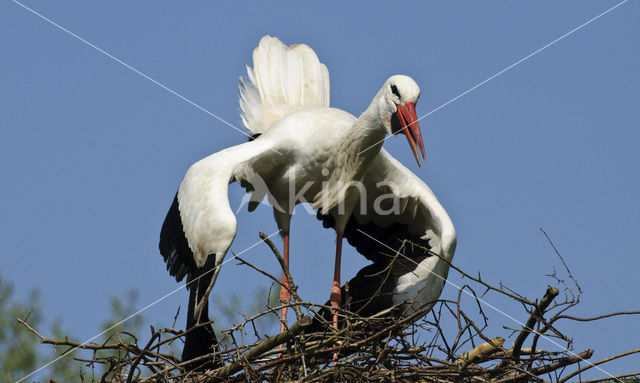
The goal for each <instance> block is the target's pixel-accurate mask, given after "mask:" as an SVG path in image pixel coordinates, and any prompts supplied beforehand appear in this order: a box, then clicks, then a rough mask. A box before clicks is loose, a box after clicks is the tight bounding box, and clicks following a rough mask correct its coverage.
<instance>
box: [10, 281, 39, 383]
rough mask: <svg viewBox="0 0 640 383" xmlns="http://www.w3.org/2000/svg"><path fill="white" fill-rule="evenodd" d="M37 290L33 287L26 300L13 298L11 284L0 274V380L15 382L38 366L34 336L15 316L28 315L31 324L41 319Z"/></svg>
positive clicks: (23, 316) (37, 322)
mask: <svg viewBox="0 0 640 383" xmlns="http://www.w3.org/2000/svg"><path fill="white" fill-rule="evenodd" d="M38 298H39V293H38V290H33V291H32V292H31V294H29V297H28V299H27V301H26V302H21V301H19V300H16V299H14V298H13V285H12V284H11V283H9V282H5V281H4V280H3V278H2V275H1V274H0V381H2V382H15V381H16V380H18V379H20V378H22V377H23V376H25V375H27V374H28V373H30V372H31V371H33V370H34V369H35V367H36V366H37V365H38V362H39V357H38V353H37V351H36V344H37V343H36V342H34V338H35V337H34V335H33V334H30V333H29V332H28V331H26V330H25V329H24V327H23V326H22V325H21V324H19V323H18V322H17V321H16V320H15V318H16V317H20V318H27V317H28V318H29V321H30V322H31V323H36V324H39V323H40V322H41V319H42V318H41V316H40V304H39V302H38Z"/></svg>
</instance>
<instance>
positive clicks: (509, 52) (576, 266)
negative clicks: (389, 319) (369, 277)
mask: <svg viewBox="0 0 640 383" xmlns="http://www.w3.org/2000/svg"><path fill="white" fill-rule="evenodd" d="M616 3H617V2H614V1H598V2H596V1H582V2H577V1H574V2H552V1H541V2H522V3H521V2H518V3H515V2H506V1H494V2H490V3H487V2H482V3H480V2H444V1H439V2H403V3H402V4H398V5H393V6H391V4H389V3H383V2H367V3H366V5H365V3H360V2H354V3H345V4H343V3H332V4H330V5H315V4H314V5H311V4H306V5H300V4H299V3H297V2H279V3H276V4H269V5H267V4H263V3H259V4H254V3H245V2H228V3H225V4H218V3H211V2H194V3H189V4H184V3H176V2H166V1H163V2H157V1H154V2H151V1H138V2H125V1H112V2H108V3H96V2H84V1H65V2H55V3H52V2H46V1H33V0H32V1H29V2H25V3H24V4H25V5H27V6H29V7H32V8H33V9H34V10H36V11H38V12H40V13H42V14H43V15H45V16H46V17H48V18H50V19H51V20H53V21H55V22H56V23H59V24H60V25H62V26H64V27H65V28H68V29H69V30H71V31H72V32H74V33H77V34H78V35H80V36H82V37H83V38H85V39H87V40H88V41H90V42H91V43H93V44H95V45H96V46H98V47H100V48H102V49H104V50H105V51H107V52H109V53H111V54H112V55H113V56H115V57H117V58H118V59H120V60H122V61H124V62H126V63H127V64H129V65H131V66H133V67H135V68H137V69H138V70H140V71H141V72H143V73H145V74H146V75H148V76H150V77H152V78H154V79H156V80H157V81H159V82H161V83H163V84H164V85H166V86H167V87H169V88H171V89H173V90H175V91H176V92H178V93H180V94H182V95H184V96H185V97H187V98H188V99H190V100H192V101H193V102H195V103H197V104H199V105H201V106H202V107H204V108H205V109H207V110H209V111H211V112H212V113H215V114H216V115H218V116H220V117H221V118H223V119H225V120H227V121H229V122H231V123H233V124H235V125H237V126H240V118H239V115H238V104H237V98H238V93H237V77H238V76H240V75H243V74H244V66H245V65H246V64H250V59H251V51H252V49H253V48H254V47H255V46H256V45H257V42H258V40H259V39H260V37H261V36H263V35H265V34H271V35H274V36H278V37H279V38H281V39H282V40H283V41H284V42H286V43H288V44H291V43H306V44H309V45H310V46H311V47H312V48H313V49H314V50H315V51H316V52H317V54H318V55H319V57H320V59H321V61H322V62H324V63H325V64H327V66H328V68H329V71H330V76H331V86H332V89H331V104H332V105H333V106H335V107H338V108H341V109H345V110H347V111H349V112H351V113H352V114H355V115H358V114H359V113H361V112H362V111H363V110H364V109H365V108H366V106H367V105H368V104H369V102H370V101H371V99H372V98H373V96H374V95H375V93H376V92H377V90H378V89H379V87H380V86H381V85H382V83H383V82H384V80H385V79H386V78H387V77H388V76H390V75H392V74H407V75H410V76H412V77H413V78H414V79H415V80H416V81H417V82H418V84H419V85H420V86H421V89H422V96H421V99H420V102H419V103H418V106H417V113H418V116H421V115H424V114H426V113H428V112H429V111H431V110H433V109H435V108H437V107H438V106H440V105H442V104H443V103H445V102H447V101H449V100H450V99H452V98H454V97H455V96H457V95H459V94H460V93H462V92H464V91H466V90H467V89H469V88H471V87H473V86H474V85H476V84H478V83H480V82H481V81H483V80H485V79H487V78H488V77H490V76H492V75H493V74H495V73H497V72H499V71H500V70H502V69H504V68H505V67H507V66H509V65H511V64H513V63H515V62H517V61H518V60H520V59H521V58H523V57H525V56H526V55H528V54H529V53H531V52H533V51H535V50H536V49H538V48H540V47H542V46H544V45H545V44H547V43H549V42H551V41H553V40H554V39H556V38H558V37H560V36H562V35H563V34H565V33H567V32H569V31H570V30H572V29H573V28H575V27H577V26H579V25H581V24H582V23H584V22H586V21H587V20H589V19H591V18H592V17H594V16H596V15H598V14H599V13H601V12H603V11H605V10H606V9H608V8H610V7H612V6H614V5H615V4H616ZM639 11H640V8H639V5H638V3H637V2H632V1H629V2H627V3H625V4H623V5H621V6H620V7H619V8H617V9H615V10H613V11H612V12H611V13H609V14H607V15H605V16H603V17H602V18H600V19H598V20H596V21H594V22H593V23H591V24H589V25H588V26H586V27H584V28H583V29H581V30H579V31H577V32H576V33H574V34H572V35H570V36H568V37H567V38H565V39H563V40H561V41H559V42H558V43H557V44H554V45H552V46H550V47H549V48H547V49H545V50H544V51H542V52H540V53H538V54H536V55H535V56H533V57H531V58H530V59H528V60H526V61H524V62H523V63H521V64H520V65H518V66H516V67H514V68H513V69H511V70H509V71H507V72H505V73H504V74H502V75H500V76H498V77H496V78H495V79H493V80H491V81H489V82H487V83H486V84H484V85H483V86H481V87H479V88H477V89H475V90H474V91H472V92H470V93H469V94H467V95H465V96H464V97H462V98H460V99H458V100H456V101H455V102H452V103H451V104H449V105H447V106H446V107H444V108H442V109H441V110H438V111H437V112H435V113H433V114H431V115H430V116H428V117H427V118H425V119H423V120H422V121H421V127H422V133H423V137H424V141H425V146H426V149H427V156H428V157H427V163H426V164H425V166H423V167H422V168H418V167H417V166H416V164H415V161H414V160H413V159H412V156H411V153H410V151H409V149H408V146H407V144H406V142H405V140H404V139H398V140H394V139H389V140H387V141H386V142H385V147H386V148H387V150H389V151H390V152H391V153H392V154H393V155H394V156H396V157H398V158H399V159H400V160H401V161H403V162H404V163H405V164H406V165H407V166H408V167H409V168H410V169H412V170H413V171H414V172H416V174H418V175H419V176H420V177H421V178H423V179H424V180H425V181H426V182H427V183H428V184H429V185H430V186H431V187H432V189H433V190H434V192H435V193H436V195H437V196H438V198H439V199H440V201H441V202H442V204H443V205H444V207H445V208H446V209H447V211H448V212H449V214H450V216H451V218H452V220H453V222H454V224H455V226H456V229H457V232H458V249H457V251H456V256H455V258H454V263H455V264H457V265H458V266H460V267H462V268H464V269H465V270H467V271H468V272H471V273H474V272H476V271H479V272H481V273H482V275H483V278H484V279H486V280H488V281H495V282H497V281H499V280H502V281H503V282H504V283H506V284H507V285H509V286H510V287H512V288H514V289H516V290H518V291H521V292H523V293H525V294H527V295H528V296H529V297H531V298H536V297H539V296H541V295H542V294H543V292H544V289H545V288H546V285H547V284H548V283H550V282H551V281H550V280H549V278H547V277H545V274H548V273H550V272H551V271H552V268H553V267H554V266H555V267H558V266H560V264H559V262H558V260H557V258H555V255H554V253H553V250H552V249H551V248H550V247H549V245H548V243H547V241H546V239H545V238H544V236H543V235H542V233H541V232H540V231H539V228H544V230H546V231H547V233H548V234H549V235H550V236H551V238H552V239H553V240H554V242H555V244H556V246H557V247H558V249H559V250H560V252H561V253H562V254H563V256H564V257H565V260H566V261H567V263H568V264H569V265H570V267H571V268H572V270H573V273H574V275H575V276H576V278H578V279H579V280H580V281H581V283H582V286H583V289H584V295H583V297H582V303H581V305H580V306H579V307H578V308H577V309H576V310H575V311H574V314H575V315H579V316H591V315H598V314H603V313H606V312H612V311H620V310H633V309H635V310H638V309H639V308H640V296H639V295H638V293H637V291H638V287H637V286H638V282H639V277H638V276H639V273H640V257H638V255H639V254H638V253H639V251H638V247H637V244H636V241H637V238H638V235H637V233H638V232H640V202H638V196H639V195H640V190H639V189H640V177H639V174H638V173H639V168H638V165H639V164H640V151H639V150H638V147H639V145H638V142H639V141H640V131H639V130H638V127H639V125H640V124H639V123H640V117H638V113H637V102H638V100H639V99H640V90H639V89H640V71H638V68H639V67H640V50H639V49H638V47H640V33H639V28H638V23H637V20H638V17H639V16H640V12H639ZM0 30H1V32H2V33H0V43H1V46H2V47H3V49H2V52H3V55H2V58H3V59H2V60H1V61H0V84H1V91H0V175H1V179H2V183H3V187H2V188H0V198H1V199H2V201H3V204H2V207H1V208H0V209H1V211H2V217H3V219H2V221H1V222H0V241H1V242H2V244H3V249H2V252H1V253H0V259H1V263H0V264H1V266H0V267H1V269H0V270H1V271H2V274H3V276H4V278H7V279H9V280H11V281H12V282H13V283H14V284H15V286H16V289H17V291H18V293H19V294H21V295H23V296H24V295H26V294H27V292H28V291H29V289H31V288H32V287H35V286H38V287H40V288H41V289H42V298H43V301H44V310H45V312H46V313H47V314H48V315H49V316H51V317H53V316H58V317H60V318H61V319H62V321H63V325H64V326H65V327H66V328H70V329H73V334H75V335H76V336H78V337H79V338H82V339H86V338H90V337H91V336H93V335H95V334H96V333H97V332H98V330H99V327H100V323H101V321H102V320H103V319H104V318H106V317H107V316H108V297H109V296H111V295H124V293H125V292H126V291H127V290H128V289H130V288H136V289H138V290H139V291H140V305H141V306H143V305H146V304H148V303H151V302H153V301H155V300H156V299H158V298H160V297H162V296H164V295H165V294H167V293H169V292H171V291H172V290H173V289H175V288H176V287H178V285H177V284H176V283H175V281H174V280H173V278H171V277H170V276H169V275H168V273H167V272H166V271H165V269H164V264H163V262H162V258H161V257H160V255H159V253H158V250H157V241H158V236H159V231H160V226H161V224H162V220H163V219H164V215H165V214H166V211H167V210H168V208H169V205H170V203H171V200H172V198H173V196H174V194H175V191H176V189H177V187H178V185H179V183H180V181H181V179H182V176H183V175H184V172H185V171H186V169H187V168H188V167H189V165H190V164H191V163H193V162H195V161H197V160H198V159H200V158H202V157H204V156H206V155H208V154H210V153H213V152H216V151H218V150H221V149H223V148H225V147H228V146H230V145H235V144H238V143H241V142H244V140H245V138H244V136H243V135H241V134H239V133H238V132H236V131H234V130H233V129H231V128H229V127H228V126H225V125H224V124H222V123H220V122H219V121H217V120H216V119H214V118H212V117H211V116H210V115H208V114H206V113H204V112H202V111H201V110H198V109H197V108H195V107H194V106H193V105H190V104H189V103H187V102H185V101H183V100H181V99H179V98H178V97H176V96H175V95H173V94H171V93H169V92H168V91H166V90H164V89H162V88H160V87H159V86H157V85H155V84H154V83H152V82H150V81H149V80H147V79H144V78H143V77H141V76H140V75H138V74H136V73H134V72H133V71H131V70H130V69H127V68H125V67H124V66H123V65H121V64H119V63H117V62H115V61H113V60H112V59H110V58H108V57H107V56H105V55H103V54H101V53H100V52H98V51H96V50H95V49H93V48H91V47H89V46H87V45H85V44H84V43H82V42H80V41H78V40H77V39H74V38H73V37H71V36H69V35H68V34H66V33H64V32H62V31H61V30H59V29H57V28H56V27H54V26H52V25H51V24H49V23H47V22H45V21H44V20H42V19H40V18H38V17H37V16H35V15H33V14H32V13H29V12H28V11H26V10H25V9H23V8H22V7H20V6H18V5H17V4H15V3H13V2H11V1H3V2H2V3H0ZM240 193H241V191H240V188H239V187H232V188H231V196H230V198H231V200H232V206H236V205H237V203H239V201H240V198H241V194H240ZM234 204H236V205H234ZM298 212H299V214H297V215H296V216H295V217H294V219H293V229H292V257H293V258H292V272H293V275H294V277H295V278H296V279H297V280H298V281H299V283H300V284H301V285H302V286H301V293H302V295H303V297H305V298H307V299H310V300H316V301H318V302H321V301H325V300H326V299H327V297H328V293H329V287H330V279H331V276H332V271H331V270H332V267H333V261H332V256H333V248H334V234H333V232H331V231H328V230H325V229H322V228H321V226H320V225H319V224H318V223H317V222H316V220H315V218H314V217H311V216H307V215H305V214H303V209H300V208H298ZM238 223H239V231H238V235H237V237H236V240H235V243H234V244H233V246H232V250H233V251H235V252H240V251H242V250H244V249H246V248H247V247H249V246H250V245H251V244H253V243H255V242H257V241H258V238H257V232H258V231H264V232H266V233H268V234H269V233H273V232H274V231H275V230H276V226H275V223H274V221H273V219H272V213H271V209H270V208H268V207H266V206H263V207H261V208H259V209H258V210H257V211H256V212H254V213H251V214H249V213H247V212H246V211H243V212H241V213H239V215H238ZM278 244H279V245H281V242H278ZM268 254H269V253H268V251H267V249H266V248H265V247H264V246H257V247H255V248H254V249H252V250H250V251H248V252H247V253H245V254H244V255H245V257H246V258H247V259H249V260H252V261H254V262H256V263H257V264H260V265H262V266H263V267H265V268H267V269H269V270H271V271H273V272H277V265H276V264H275V262H274V260H273V259H272V257H271V256H269V255H268ZM343 258H344V269H343V270H344V271H343V279H345V280H346V279H347V278H349V277H350V276H353V275H354V274H355V273H356V271H357V270H358V269H360V268H361V267H362V266H363V265H365V262H364V260H363V258H362V257H361V256H360V255H358V254H357V253H355V252H354V251H353V250H352V249H346V250H345V255H344V257H343ZM451 278H452V280H453V281H454V282H456V283H459V282H460V278H459V277H458V276H456V275H452V276H451ZM462 283H464V282H462ZM267 285H268V281H267V280H265V279H263V278H262V277H260V276H259V275H257V274H255V273H253V272H251V271H250V270H248V269H247V268H246V267H239V266H237V265H235V264H234V262H229V263H228V264H227V265H225V268H223V270H222V273H221V277H220V279H219V281H218V283H217V285H216V288H215V290H214V293H215V294H231V293H238V294H244V295H243V296H248V295H250V294H248V293H250V292H251V291H253V290H254V289H257V288H259V287H261V286H267ZM456 293H457V291H456V290H455V289H454V288H452V287H446V288H445V290H444V293H443V296H444V297H448V298H452V297H455V296H456ZM186 301H187V294H186V293H185V292H184V290H183V291H180V292H178V293H176V294H174V295H172V296H170V297H169V298H167V299H165V300H163V301H161V302H160V303H158V304H157V305H155V306H154V307H153V308H152V309H150V310H148V311H147V312H146V313H145V314H146V315H147V318H149V319H150V320H151V321H153V322H154V323H156V322H164V323H167V322H169V321H170V318H172V317H173V315H174V313H175V310H176V309H177V307H178V306H179V305H185V304H186ZM492 303H495V304H496V305H500V307H501V308H503V309H504V311H505V312H508V313H509V314H510V315H514V316H516V317H517V318H519V319H520V320H525V319H526V318H525V315H524V313H523V312H522V310H521V309H520V308H519V307H517V306H513V305H512V306H510V305H508V304H504V302H500V301H499V300H496V301H495V302H492ZM496 320H500V321H501V323H500V324H509V320H508V319H507V318H504V317H500V316H498V317H496ZM180 323H181V324H182V323H183V318H182V319H181V320H180ZM511 325H514V326H517V325H516V324H514V323H511ZM565 328H566V329H567V332H568V333H569V334H570V335H572V336H573V337H575V339H576V350H577V351H581V350H582V349H585V348H589V347H591V348H595V349H596V355H595V356H594V357H593V360H597V359H600V358H602V357H605V356H608V355H609V354H613V353H618V352H621V351H625V350H627V349H631V348H635V347H637V336H630V334H638V333H640V321H638V318H637V317H636V318H619V319H607V320H604V321H602V322H599V323H591V324H588V325H582V324H580V325H571V326H567V327H565ZM500 331H502V332H500ZM490 335H492V336H497V335H503V336H504V335H508V334H507V333H505V332H504V330H501V329H500V328H499V327H498V328H497V329H496V333H495V334H490ZM511 341H512V340H508V341H507V342H508V343H509V342H511ZM544 346H545V347H549V348H553V345H551V344H546V345H544ZM638 361H639V359H638V356H632V357H630V358H628V359H625V360H621V361H617V362H614V363H612V364H611V365H610V366H609V367H608V368H606V370H607V371H609V372H611V373H622V372H630V371H631V370H633V369H634V366H636V367H637V365H638Z"/></svg>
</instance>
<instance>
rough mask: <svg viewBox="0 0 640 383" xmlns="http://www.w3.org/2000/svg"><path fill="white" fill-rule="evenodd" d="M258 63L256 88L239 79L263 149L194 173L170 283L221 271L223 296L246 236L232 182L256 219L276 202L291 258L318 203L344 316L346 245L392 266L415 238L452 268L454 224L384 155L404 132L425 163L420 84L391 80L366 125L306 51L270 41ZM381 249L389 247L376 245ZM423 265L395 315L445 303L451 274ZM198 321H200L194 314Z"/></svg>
mask: <svg viewBox="0 0 640 383" xmlns="http://www.w3.org/2000/svg"><path fill="white" fill-rule="evenodd" d="M253 63H254V66H253V68H249V67H247V76H248V81H245V80H244V79H242V78H240V86H239V88H240V108H241V116H242V121H243V124H244V125H245V127H246V128H247V130H248V131H249V132H251V133H252V134H253V135H254V136H253V137H257V138H256V139H255V140H253V141H250V142H247V143H244V144H240V145H237V146H234V147H231V148H228V149H225V150H222V151H220V152H218V153H215V154H212V155H210V156H209V157H206V158H204V159H202V160H201V161H198V162H197V163H195V164H194V165H192V166H191V167H190V169H189V170H188V171H187V174H186V175H185V177H184V180H183V181H182V184H181V185H180V188H179V190H178V193H177V197H176V199H175V201H174V205H173V206H172V209H171V210H170V212H169V214H168V216H167V219H166V221H165V225H163V231H162V234H161V243H160V250H161V253H162V254H163V256H164V257H165V260H166V261H167V267H168V268H169V269H170V271H171V273H172V275H175V276H176V278H177V279H178V280H180V279H182V277H184V275H185V274H186V275H189V278H190V279H193V278H194V277H195V276H196V275H198V276H200V275H202V273H203V272H204V271H205V270H207V269H209V268H211V267H216V269H215V271H214V272H213V275H212V276H211V278H208V279H207V280H210V283H209V284H208V285H209V290H210V289H211V287H212V286H213V283H214V282H215V279H216V277H217V275H218V273H219V271H220V268H219V267H218V266H220V265H221V263H222V260H223V259H224V257H225V255H226V253H227V251H228V249H229V247H230V246H231V244H232V242H233V239H234V237H235V234H236V226H237V222H236V218H235V216H234V214H233V212H232V210H231V207H230V206H229V200H228V196H227V193H228V184H229V183H230V182H234V181H236V182H239V183H240V184H241V185H243V186H244V187H245V188H246V189H247V191H249V192H251V193H253V195H252V199H251V203H250V204H249V210H253V209H255V208H256V206H257V204H258V203H259V202H260V201H261V200H262V199H263V197H264V196H265V195H266V196H267V197H268V198H269V201H270V202H271V204H272V205H273V206H274V215H275V218H276V222H277V225H278V228H279V229H280V230H281V232H282V233H283V234H284V235H285V251H284V252H285V257H286V258H287V259H288V232H289V224H290V219H291V214H292V213H293V209H294V207H295V205H296V204H298V203H302V202H311V203H312V207H313V208H315V209H319V219H321V220H322V221H323V223H324V225H325V227H333V228H335V229H336V231H337V233H338V244H337V250H336V253H337V254H336V258H337V260H336V275H335V277H334V286H333V289H332V300H331V303H332V305H334V306H337V305H338V304H339V303H340V282H339V264H340V253H341V239H342V236H343V235H344V237H345V238H347V239H348V240H349V242H350V243H352V244H353V245H354V246H355V247H356V249H357V250H358V251H359V252H361V253H362V254H363V255H364V256H365V257H367V258H369V259H371V260H373V261H374V263H375V262H378V263H380V262H381V263H384V262H387V261H386V260H382V259H381V258H380V255H379V254H377V253H379V252H380V251H381V250H386V252H389V250H388V249H389V248H391V249H396V250H397V249H398V244H397V242H398V241H399V240H401V239H407V238H409V239H412V240H414V241H418V242H420V244H422V245H424V246H425V247H427V248H430V250H431V251H432V252H435V253H437V254H439V255H441V256H442V257H444V258H445V259H449V260H450V259H451V257H453V253H454V251H455V243H456V237H455V231H454V229H453V225H452V223H451V220H450V219H449V217H448V215H447V213H446V212H445V210H444V209H443V208H442V206H441V205H440V203H439V202H438V200H437V199H436V197H435V195H434V194H433V192H432V191H431V190H430V189H429V187H428V186H427V185H426V184H425V183H424V182H423V181H422V180H420V178H418V177H417V176H416V175H414V174H413V173H412V172H411V171H409V170H408V169H407V168H406V167H404V166H403V165H402V164H400V163H399V162H398V161H397V160H395V159H394V158H393V157H392V156H391V155H390V154H389V153H387V152H386V151H385V150H384V149H382V141H383V139H384V137H385V135H387V134H394V135H395V134H397V133H402V134H405V135H406V136H407V139H408V141H409V144H410V146H411V149H412V151H413V153H414V155H415V157H416V160H417V161H418V164H420V159H419V150H420V151H421V152H422V156H423V158H424V147H423V145H422V138H421V135H420V130H419V127H418V124H417V118H416V114H415V109H414V108H415V103H416V102H417V99H418V97H419V96H420V89H419V87H418V85H417V84H416V83H415V81H413V80H412V79H411V78H410V77H407V76H392V77H390V78H389V79H388V80H387V81H386V82H385V83H384V84H383V86H382V88H381V89H380V91H379V92H378V93H377V94H376V96H375V97H374V99H373V101H372V102H371V104H370V106H369V107H368V108H367V110H366V111H365V112H363V113H362V115H361V116H360V117H359V118H356V117H354V116H352V115H351V114H349V113H347V112H344V111H342V110H339V109H335V108H330V107H329V74H328V70H327V68H326V66H325V65H324V64H322V63H320V61H319V60H318V57H317V56H316V54H315V52H314V51H313V50H312V49H311V48H309V47H308V46H307V45H303V44H301V45H293V46H291V47H287V46H286V45H284V44H283V43H282V42H281V41H280V40H278V39H277V38H274V37H270V36H265V37H263V38H262V39H261V40H260V44H259V46H258V47H257V48H256V49H255V50H254V52H253ZM258 136H259V137H258ZM363 192H364V193H363ZM386 212H390V213H388V214H387V213H386ZM365 234H366V235H365ZM368 237H372V238H373V239H371V238H368ZM376 241H377V242H379V243H382V244H384V246H382V247H381V246H379V244H377V245H374V244H375V242H376ZM385 247H386V248H385ZM416 254H417V253H416ZM416 254H414V256H415V257H416V258H415V259H416V261H414V263H415V264H420V265H422V266H415V265H413V267H409V266H407V264H405V266H403V269H402V270H404V271H402V273H401V274H398V275H395V277H394V278H395V279H394V280H395V281H396V283H395V285H394V286H395V287H394V291H393V292H391V291H389V292H388V293H389V294H390V299H388V300H387V301H388V303H389V304H391V303H402V302H403V301H404V300H405V299H411V300H413V301H414V302H418V303H420V304H426V303H429V302H431V301H433V300H435V299H437V297H438V296H439V294H440V291H441V290H442V286H443V284H444V279H443V278H446V275H447V271H448V266H446V263H444V262H442V261H441V260H440V259H439V258H437V257H429V254H427V253H421V254H417V255H416ZM211 257H214V258H215V261H214V262H211ZM322 261H323V260H321V259H317V258H316V259H315V260H314V262H322ZM405 269H407V270H405ZM434 272H435V274H434ZM436 274H437V275H436ZM359 276H360V274H359ZM359 276H358V277H359ZM438 276H439V277H440V278H437V277H438ZM362 281H364V279H361V280H360V282H362ZM336 284H337V287H336ZM361 284H362V286H365V285H366V283H365V282H362V283H361ZM201 285H202V283H200V284H199V286H201ZM336 288H337V290H336ZM194 290H196V289H192V297H191V299H192V300H198V301H200V300H202V299H206V294H208V291H209V290H208V291H206V292H203V291H202V290H203V288H202V287H199V288H198V291H199V292H198V293H197V294H195V295H194V294H193V291H194ZM373 291H375V288H374V289H373ZM363 294H365V295H366V291H364V290H363ZM284 296H285V297H286V294H285V295H284ZM283 299H284V298H283ZM385 302H386V301H385ZM385 304H387V303H385ZM195 307H196V308H197V307H199V305H196V306H195ZM197 313H198V310H197V309H196V310H195V311H191V310H190V315H193V316H197ZM283 314H284V313H283ZM194 318H195V317H194ZM196 319H197V318H196ZM189 323H190V322H188V325H189ZM191 323H192V322H191ZM187 343H188V341H187V342H186V343H185V350H186V349H187V346H188V344H187ZM185 352H186V351H185ZM183 357H184V355H183Z"/></svg>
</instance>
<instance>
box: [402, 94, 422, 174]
mask: <svg viewBox="0 0 640 383" xmlns="http://www.w3.org/2000/svg"><path fill="white" fill-rule="evenodd" d="M396 117H398V121H400V125H402V132H403V133H404V135H405V136H407V140H408V141H409V146H411V150H412V151H413V155H414V156H415V157H416V161H418V166H420V155H419V154H418V145H420V151H421V152H422V159H423V160H426V159H427V156H426V154H425V152H424V143H423V142H422V134H421V133H420V125H418V116H416V104H415V103H413V102H407V104H406V105H402V104H398V111H397V112H396Z"/></svg>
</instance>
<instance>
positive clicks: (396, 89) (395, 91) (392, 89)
mask: <svg viewBox="0 0 640 383" xmlns="http://www.w3.org/2000/svg"><path fill="white" fill-rule="evenodd" d="M391 91H392V92H393V94H395V95H396V96H398V98H400V92H398V88H396V86H395V85H391Z"/></svg>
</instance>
